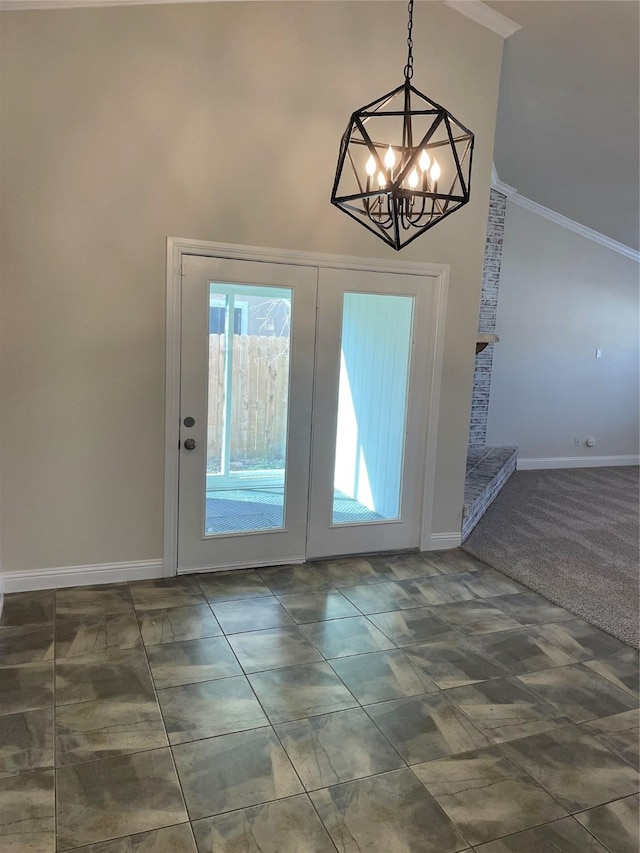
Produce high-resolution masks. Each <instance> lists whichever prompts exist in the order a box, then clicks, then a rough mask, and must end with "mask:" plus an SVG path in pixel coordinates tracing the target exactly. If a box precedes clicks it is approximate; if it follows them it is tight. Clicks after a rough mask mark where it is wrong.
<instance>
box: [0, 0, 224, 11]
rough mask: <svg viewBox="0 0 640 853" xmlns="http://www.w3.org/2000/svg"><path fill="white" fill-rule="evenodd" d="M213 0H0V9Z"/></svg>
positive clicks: (62, 7)
mask: <svg viewBox="0 0 640 853" xmlns="http://www.w3.org/2000/svg"><path fill="white" fill-rule="evenodd" d="M211 2H214V0H0V11H5V12H18V11H22V10H26V9H33V10H35V9H39V10H41V11H42V10H43V9H84V8H95V7H96V6H151V5H153V6H166V5H169V4H176V3H211Z"/></svg>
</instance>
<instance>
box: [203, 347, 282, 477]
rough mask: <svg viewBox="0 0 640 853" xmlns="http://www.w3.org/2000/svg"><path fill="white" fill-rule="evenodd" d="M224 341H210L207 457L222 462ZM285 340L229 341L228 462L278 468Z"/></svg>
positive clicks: (280, 452) (280, 454)
mask: <svg viewBox="0 0 640 853" xmlns="http://www.w3.org/2000/svg"><path fill="white" fill-rule="evenodd" d="M224 337H225V336H224V335H209V423H208V442H207V455H208V458H209V460H212V459H220V454H221V453H222V439H223V430H224V399H225V386H224V367H225V341H224ZM288 387H289V338H288V337H282V338H281V337H273V336H271V337H269V336H266V335H234V336H233V381H232V392H231V461H232V462H236V463H242V462H245V461H246V462H247V467H249V466H250V465H251V464H252V463H253V464H255V460H267V461H271V462H277V461H278V460H280V459H282V458H284V455H285V443H286V435H287V394H288Z"/></svg>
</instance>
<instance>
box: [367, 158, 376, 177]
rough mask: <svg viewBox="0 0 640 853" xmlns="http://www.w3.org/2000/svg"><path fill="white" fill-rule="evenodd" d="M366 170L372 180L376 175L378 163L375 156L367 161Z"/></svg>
mask: <svg viewBox="0 0 640 853" xmlns="http://www.w3.org/2000/svg"><path fill="white" fill-rule="evenodd" d="M365 169H366V171H367V175H369V177H370V178H372V177H373V176H374V175H375V173H376V161H375V159H374V157H373V154H372V155H371V156H370V157H369V159H368V160H367V165H366V166H365Z"/></svg>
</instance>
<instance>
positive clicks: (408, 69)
mask: <svg viewBox="0 0 640 853" xmlns="http://www.w3.org/2000/svg"><path fill="white" fill-rule="evenodd" d="M408 12H409V22H408V24H407V30H408V31H409V35H408V36H407V48H408V52H407V64H406V65H405V67H404V79H405V80H406V81H407V82H408V81H409V80H411V78H412V77H413V38H412V37H411V36H412V31H413V0H409V6H408Z"/></svg>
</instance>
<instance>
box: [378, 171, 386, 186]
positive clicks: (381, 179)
mask: <svg viewBox="0 0 640 853" xmlns="http://www.w3.org/2000/svg"><path fill="white" fill-rule="evenodd" d="M386 185H387V179H386V178H385V176H384V173H383V172H378V186H379V187H380V188H382V187H386Z"/></svg>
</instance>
